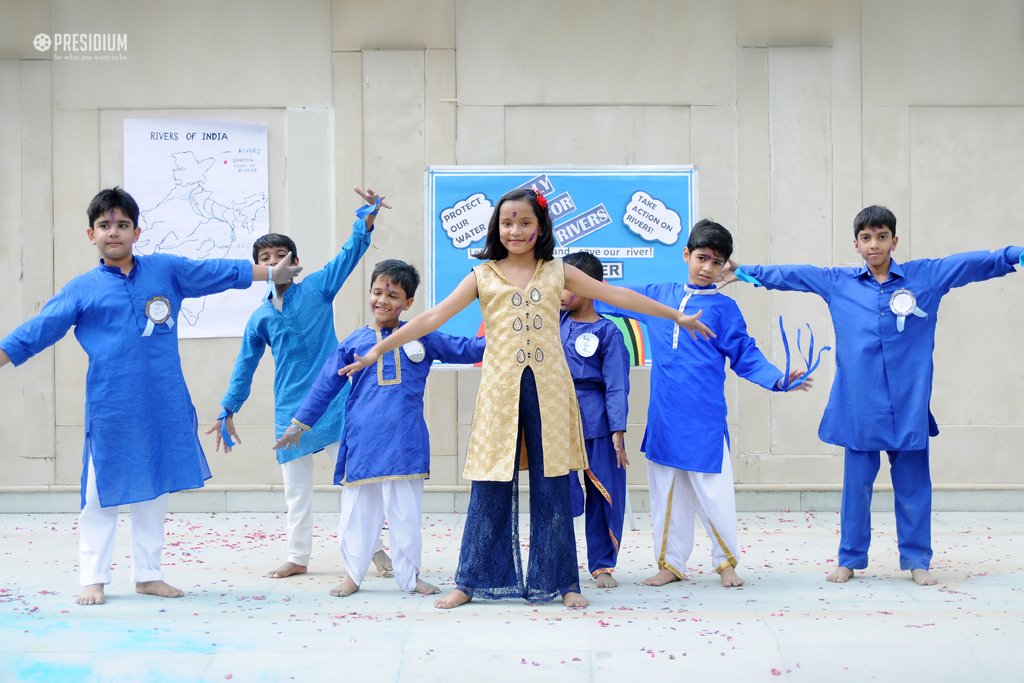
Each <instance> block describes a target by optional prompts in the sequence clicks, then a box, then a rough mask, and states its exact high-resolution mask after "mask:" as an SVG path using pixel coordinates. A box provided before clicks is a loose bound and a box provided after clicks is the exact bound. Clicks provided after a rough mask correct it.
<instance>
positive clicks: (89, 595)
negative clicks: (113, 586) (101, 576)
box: [75, 583, 107, 605]
mask: <svg viewBox="0 0 1024 683" xmlns="http://www.w3.org/2000/svg"><path fill="white" fill-rule="evenodd" d="M106 601H107V597H106V596H105V595H104V594H103V584H102V583H91V584H89V585H88V586H86V587H85V588H83V589H82V592H81V593H79V595H78V597H77V598H75V604H76V605H102V604H103V603H105V602H106Z"/></svg>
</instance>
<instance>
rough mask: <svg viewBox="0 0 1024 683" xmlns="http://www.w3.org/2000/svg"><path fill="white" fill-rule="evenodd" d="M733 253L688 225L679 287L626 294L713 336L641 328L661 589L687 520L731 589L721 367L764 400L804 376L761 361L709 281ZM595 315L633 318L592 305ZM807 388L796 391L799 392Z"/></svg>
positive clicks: (719, 239)
mask: <svg viewBox="0 0 1024 683" xmlns="http://www.w3.org/2000/svg"><path fill="white" fill-rule="evenodd" d="M731 253H732V236H731V235H730V234H729V231H728V230H726V229H725V228H724V227H722V226H721V225H719V224H718V223H714V222H712V221H709V220H702V221H700V222H698V223H697V224H696V225H694V226H693V229H692V230H691V231H690V237H689V240H688V242H687V246H686V249H684V250H683V258H684V260H685V261H686V264H687V268H688V275H689V281H688V283H686V284H679V283H674V282H669V283H660V284H650V285H640V286H637V287H633V288H632V289H635V290H636V291H638V292H640V293H641V294H643V295H645V296H648V297H650V298H652V299H654V300H655V301H660V302H661V303H663V304H665V305H667V306H672V307H674V308H678V309H679V310H681V311H683V312H684V313H687V314H694V313H696V312H697V311H703V315H702V317H701V322H703V323H704V324H705V325H707V326H708V327H710V328H711V329H712V331H714V333H715V335H716V336H715V337H714V338H713V339H711V340H710V341H703V340H701V341H698V340H695V339H693V338H692V337H690V336H689V335H686V334H679V332H678V328H677V327H676V326H675V325H672V324H668V323H666V324H662V322H661V320H660V319H658V318H646V317H638V318H637V319H638V320H641V321H642V322H644V323H646V325H647V331H648V335H649V338H650V342H651V348H652V353H653V356H654V360H653V366H652V368H651V388H650V403H649V406H648V412H647V430H646V431H645V432H644V440H643V444H642V446H641V448H642V449H643V451H644V453H645V454H646V455H647V460H648V463H647V473H648V484H649V486H650V496H651V524H652V527H653V531H654V538H653V545H654V555H655V559H656V562H657V565H658V572H657V573H656V574H655V575H654V576H652V577H650V578H648V579H647V580H646V581H645V582H644V583H646V584H648V585H653V586H660V585H663V584H666V583H669V582H672V581H678V580H680V579H683V578H685V571H686V562H687V560H688V559H689V556H690V552H691V551H692V549H693V529H694V521H693V518H694V514H696V515H697V517H699V518H700V520H701V522H702V523H703V525H704V528H705V529H706V530H707V533H708V536H709V538H710V539H711V557H712V564H713V566H714V569H715V571H716V572H718V574H719V575H720V578H721V581H722V585H723V586H726V587H731V586H739V585H741V584H742V583H743V581H742V579H740V578H739V576H737V574H736V570H735V567H736V565H737V564H738V562H739V557H738V548H737V545H736V494H735V491H734V486H733V478H732V463H731V461H730V457H729V433H728V429H727V426H726V404H725V361H726V359H728V361H729V365H730V367H731V368H732V371H733V372H735V373H736V374H737V375H739V376H740V377H743V378H744V379H746V380H748V381H750V382H753V383H754V384H757V385H758V386H761V387H764V388H765V389H769V390H771V391H785V390H787V389H788V388H789V387H791V386H792V387H796V386H797V385H796V384H795V380H796V379H798V378H799V377H801V376H802V375H803V373H802V372H799V371H794V372H793V373H792V374H791V376H790V377H789V378H786V377H785V376H784V373H783V372H782V371H781V370H779V369H778V368H776V367H775V366H774V365H772V364H771V363H769V362H768V360H767V359H766V358H765V357H764V355H763V354H762V353H761V351H760V350H759V349H758V348H757V344H756V342H755V341H754V339H753V338H752V337H751V336H750V335H749V334H747V327H746V323H745V322H744V320H743V315H742V313H740V310H739V307H738V306H737V305H736V302H735V301H733V300H732V299H731V298H729V297H727V296H725V295H723V294H720V293H719V292H718V290H717V289H716V287H715V284H714V283H715V282H716V281H717V280H718V278H719V277H720V275H721V273H722V270H723V268H724V266H725V262H726V261H727V260H728V258H729V256H730V254H731ZM597 309H598V311H600V312H610V313H618V314H627V315H633V316H635V314H632V313H626V312H624V311H623V312H621V313H620V312H619V311H617V310H615V309H609V308H607V307H605V306H603V305H598V307H597ZM809 384H810V380H808V381H807V382H805V383H802V384H799V387H800V388H801V389H805V388H807V387H808V386H809Z"/></svg>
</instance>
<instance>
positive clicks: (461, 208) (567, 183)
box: [426, 166, 698, 336]
mask: <svg viewBox="0 0 1024 683" xmlns="http://www.w3.org/2000/svg"><path fill="white" fill-rule="evenodd" d="M521 187H530V188H533V189H535V190H537V191H539V192H541V193H543V194H544V196H545V197H546V198H547V200H548V210H549V211H550V213H551V218H552V221H553V223H554V232H555V239H556V241H557V243H558V247H557V249H556V250H555V255H556V256H564V255H565V254H567V253H571V252H574V251H589V252H591V253H593V254H594V255H595V256H597V257H598V258H600V259H601V261H602V263H603V264H604V271H605V280H607V281H608V282H609V283H610V284H616V285H625V284H644V283H649V282H669V281H671V282H685V281H686V270H685V265H684V264H683V247H685V246H686V240H687V238H688V237H689V233H690V226H692V225H693V223H694V222H695V221H696V216H697V194H698V193H697V190H698V187H697V170H696V169H695V168H693V167H692V166H615V167H610V166H594V167H564V168H559V167H525V166H434V167H431V168H430V169H429V170H428V171H427V216H426V226H427V240H426V246H427V258H426V263H427V266H426V269H427V277H426V279H427V302H426V304H427V306H428V307H429V306H434V305H435V304H437V303H438V302H439V301H441V300H442V299H444V298H445V297H446V296H448V294H449V293H451V291H452V290H453V289H455V287H456V285H458V284H459V282H461V281H462V279H463V278H464V277H465V276H466V275H467V274H468V273H469V271H470V269H471V268H473V266H476V265H479V264H480V261H479V260H478V259H476V258H475V257H474V256H473V254H475V253H476V252H477V251H478V250H479V249H480V248H482V247H483V244H484V238H485V237H486V235H487V225H488V223H489V222H490V218H491V214H492V213H493V211H494V204H495V202H497V201H498V200H499V199H500V198H501V196H502V195H503V194H505V193H506V192H508V191H509V190H512V189H516V188H521ZM480 322H481V318H480V308H479V306H476V305H473V306H469V307H467V308H466V309H465V310H463V311H462V312H460V313H459V314H457V315H456V316H455V317H453V318H452V319H451V320H449V321H448V322H447V323H446V324H445V325H444V326H443V327H442V328H441V330H442V331H444V332H447V333H449V334H456V335H462V336H476V335H477V334H478V333H479V331H480Z"/></svg>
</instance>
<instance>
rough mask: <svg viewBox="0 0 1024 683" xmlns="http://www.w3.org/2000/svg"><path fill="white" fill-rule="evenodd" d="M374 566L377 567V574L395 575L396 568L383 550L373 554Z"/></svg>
mask: <svg viewBox="0 0 1024 683" xmlns="http://www.w3.org/2000/svg"><path fill="white" fill-rule="evenodd" d="M373 566H374V567H375V568H376V569H377V576H393V575H394V571H395V568H394V567H393V566H392V565H391V558H390V557H388V554H387V553H386V552H384V551H383V550H378V551H377V552H375V553H374V554H373Z"/></svg>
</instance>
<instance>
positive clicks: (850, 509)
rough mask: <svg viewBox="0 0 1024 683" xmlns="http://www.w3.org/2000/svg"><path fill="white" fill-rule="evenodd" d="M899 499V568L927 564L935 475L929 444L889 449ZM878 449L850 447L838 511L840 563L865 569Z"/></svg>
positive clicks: (840, 564) (847, 566)
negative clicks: (916, 448)
mask: <svg viewBox="0 0 1024 683" xmlns="http://www.w3.org/2000/svg"><path fill="white" fill-rule="evenodd" d="M886 453H887V454H888V456H889V473H890V475H891V476H892V487H893V493H894V494H895V495H894V497H895V499H896V539H897V543H898V546H899V551H900V569H904V570H910V569H928V567H929V565H930V564H931V559H932V480H931V474H930V473H929V470H928V449H927V448H926V449H924V450H920V451H886ZM880 459H881V458H880V452H879V451H855V450H852V449H849V448H847V449H846V456H845V464H844V469H843V503H842V511H841V513H840V519H841V521H840V528H841V535H840V540H839V561H838V563H837V564H838V565H839V566H840V567H846V568H848V569H864V568H865V567H867V566H868V546H869V545H870V544H871V491H872V485H873V484H874V483H875V477H876V476H877V475H878V467H879V464H880Z"/></svg>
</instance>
